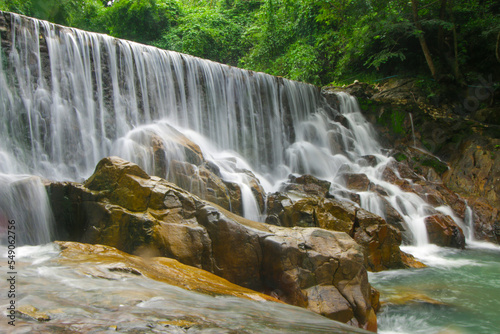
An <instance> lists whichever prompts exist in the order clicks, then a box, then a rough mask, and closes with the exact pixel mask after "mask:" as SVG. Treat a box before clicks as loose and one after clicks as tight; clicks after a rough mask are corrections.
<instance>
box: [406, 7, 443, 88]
mask: <svg viewBox="0 0 500 334" xmlns="http://www.w3.org/2000/svg"><path fill="white" fill-rule="evenodd" d="M411 7H412V10H413V20H414V21H415V27H416V28H417V30H419V34H418V40H419V42H420V46H421V47H422V51H423V52H424V56H425V60H426V61H427V65H428V66H429V70H430V71H431V74H432V77H433V78H434V80H436V81H437V73H436V67H434V62H433V61H432V57H431V52H430V51H429V48H428V47H427V42H426V41H425V37H424V32H423V30H422V25H421V24H420V20H419V18H418V0H412V1H411Z"/></svg>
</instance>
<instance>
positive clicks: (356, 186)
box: [343, 173, 370, 191]
mask: <svg viewBox="0 0 500 334" xmlns="http://www.w3.org/2000/svg"><path fill="white" fill-rule="evenodd" d="M343 178H344V181H345V184H346V187H347V188H349V189H352V190H356V191H367V190H368V188H369V187H370V180H369V179H368V177H367V176H366V175H365V174H356V173H345V174H344V175H343Z"/></svg>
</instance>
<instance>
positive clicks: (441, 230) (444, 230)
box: [425, 214, 465, 249]
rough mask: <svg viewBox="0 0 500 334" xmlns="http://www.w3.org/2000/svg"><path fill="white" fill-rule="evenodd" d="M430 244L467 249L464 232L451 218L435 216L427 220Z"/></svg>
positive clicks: (440, 215) (441, 215)
mask: <svg viewBox="0 0 500 334" xmlns="http://www.w3.org/2000/svg"><path fill="white" fill-rule="evenodd" d="M425 226H426V228H427V235H428V237H429V242H430V243H433V244H436V245H438V246H445V247H455V248H460V249H464V248H465V236H464V232H463V231H462V229H461V228H460V226H458V225H457V224H456V223H455V222H454V221H453V219H452V218H451V217H450V216H447V215H443V214H435V215H432V216H429V217H427V218H425Z"/></svg>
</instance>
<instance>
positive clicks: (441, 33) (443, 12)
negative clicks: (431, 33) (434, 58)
mask: <svg viewBox="0 0 500 334" xmlns="http://www.w3.org/2000/svg"><path fill="white" fill-rule="evenodd" d="M447 1H448V0H441V8H440V9H439V20H440V21H444V18H445V15H446V2H447ZM443 47H444V28H443V25H442V24H440V25H439V28H438V48H439V52H440V53H441V52H443Z"/></svg>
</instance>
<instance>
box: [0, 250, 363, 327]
mask: <svg viewBox="0 0 500 334" xmlns="http://www.w3.org/2000/svg"><path fill="white" fill-rule="evenodd" d="M59 253H60V251H59V247H58V246H57V245H55V244H46V245H39V246H23V247H18V248H17V249H16V254H17V256H16V267H17V268H19V269H18V270H19V272H22V274H21V275H19V276H17V278H18V280H17V286H16V287H17V291H16V298H15V302H16V304H15V306H16V308H17V309H20V308H21V307H26V306H34V307H36V308H38V309H39V311H40V312H43V313H45V314H47V315H48V316H49V317H50V321H49V322H42V321H34V320H32V319H29V318H27V317H23V316H20V315H19V314H18V315H17V316H16V322H15V325H16V326H15V327H13V326H10V325H8V323H7V321H8V320H9V318H7V316H6V314H7V307H9V306H10V305H9V304H8V303H9V300H7V299H6V297H7V296H6V295H7V294H6V295H5V298H2V299H0V307H1V308H2V312H1V313H2V318H3V319H2V321H1V322H0V332H2V333H68V332H77V333H107V332H115V333H179V334H180V333H188V332H189V333H258V334H260V333H276V334H279V333H333V332H334V333H344V334H348V333H366V332H365V331H363V330H361V329H357V328H354V327H351V326H348V325H345V324H341V323H338V322H336V321H333V320H330V319H328V318H325V317H323V316H320V315H319V314H316V313H313V312H312V311H309V310H306V309H304V308H300V307H295V306H291V305H286V304H281V303H274V302H261V301H254V300H247V299H243V298H237V297H230V296H212V295H208V294H202V293H198V292H196V291H190V290H186V289H182V288H179V287H176V286H172V285H169V284H167V283H164V282H161V281H156V280H153V279H149V278H147V277H145V276H143V275H131V274H126V273H118V272H112V271H110V270H109V269H110V266H109V264H110V263H109V262H108V263H102V262H99V261H95V260H94V261H92V260H88V259H86V257H85V255H83V256H82V257H80V258H79V259H78V260H74V259H72V260H68V259H67V258H66V261H65V262H62V263H61V262H60V260H61V258H62V259H64V258H63V257H61V256H60V255H59ZM0 254H1V255H0V261H2V263H7V258H6V254H7V249H6V247H0ZM111 263H113V264H114V265H116V266H118V267H124V266H125V265H124V264H123V263H122V262H121V260H120V259H119V258H117V259H116V261H115V262H111ZM7 272H8V269H7V266H1V267H0V275H1V277H2V278H6V277H10V275H8V274H7ZM0 288H1V289H2V290H3V291H8V290H9V282H8V281H7V280H6V279H2V280H1V281H0ZM168 321H172V322H173V323H174V324H175V321H179V322H182V321H185V322H187V323H188V324H189V323H190V322H191V325H190V327H192V328H190V329H189V331H188V330H185V329H183V328H182V324H181V325H178V326H174V325H171V326H167V323H168Z"/></svg>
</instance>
